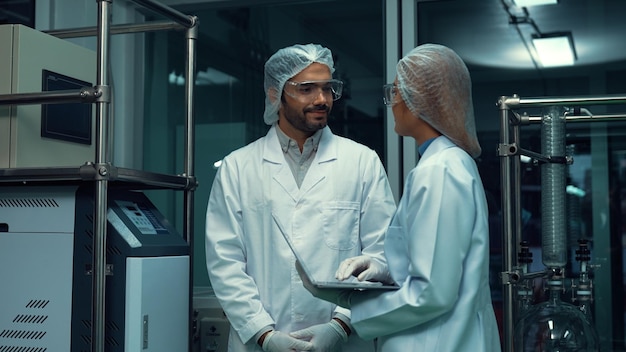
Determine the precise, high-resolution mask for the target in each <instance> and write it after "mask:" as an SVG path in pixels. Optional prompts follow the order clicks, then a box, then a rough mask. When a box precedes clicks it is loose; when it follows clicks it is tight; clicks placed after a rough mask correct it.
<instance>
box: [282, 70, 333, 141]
mask: <svg viewBox="0 0 626 352" xmlns="http://www.w3.org/2000/svg"><path fill="white" fill-rule="evenodd" d="M331 78H332V76H331V73H330V69H329V68H328V66H326V65H323V64H320V63H312V64H311V65H310V66H308V67H307V68H305V69H304V70H302V72H300V73H298V74H297V75H295V76H293V77H292V78H291V79H290V80H289V81H288V82H287V83H286V84H285V87H284V92H283V94H282V99H281V106H280V109H279V110H278V114H279V124H280V126H281V128H282V129H283V131H285V132H286V133H287V135H290V134H289V132H290V131H293V132H295V133H299V134H304V135H307V136H311V135H313V134H314V133H315V132H316V131H318V130H320V129H322V128H324V127H326V125H327V124H328V114H329V113H330V110H331V108H332V106H333V95H332V93H331V92H330V91H329V89H328V87H327V84H326V83H324V82H325V81H328V80H330V79H331ZM311 81H313V82H315V83H306V82H311ZM302 82H305V84H300V83H302Z"/></svg>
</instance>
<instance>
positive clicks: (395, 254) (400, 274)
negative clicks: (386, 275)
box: [385, 226, 410, 282]
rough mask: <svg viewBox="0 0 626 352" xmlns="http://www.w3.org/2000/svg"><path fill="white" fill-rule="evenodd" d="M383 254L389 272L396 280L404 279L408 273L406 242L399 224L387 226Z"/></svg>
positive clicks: (408, 254)
mask: <svg viewBox="0 0 626 352" xmlns="http://www.w3.org/2000/svg"><path fill="white" fill-rule="evenodd" d="M385 256H386V257H387V265H388V266H389V272H390V273H391V274H392V277H393V279H394V280H395V281H396V282H402V281H404V278H406V277H407V276H408V274H409V265H410V263H409V259H410V253H409V251H408V242H407V240H406V237H405V235H404V231H403V230H402V227H400V226H389V228H388V229H387V235H386V237H385Z"/></svg>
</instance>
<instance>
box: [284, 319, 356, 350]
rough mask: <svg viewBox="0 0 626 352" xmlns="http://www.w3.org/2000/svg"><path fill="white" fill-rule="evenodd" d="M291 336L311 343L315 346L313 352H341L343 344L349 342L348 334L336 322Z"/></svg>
mask: <svg viewBox="0 0 626 352" xmlns="http://www.w3.org/2000/svg"><path fill="white" fill-rule="evenodd" d="M289 335H291V336H293V337H295V338H297V339H301V340H307V341H309V342H310V343H312V344H313V349H312V351H316V352H340V351H341V346H342V345H343V343H344V342H346V341H348V334H347V333H346V331H345V330H344V329H343V328H342V327H341V325H339V323H338V322H336V321H335V320H331V321H330V322H328V323H325V324H318V325H313V326H310V327H308V328H306V329H302V330H298V331H294V332H292V333H291V334H289Z"/></svg>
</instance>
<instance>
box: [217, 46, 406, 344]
mask: <svg viewBox="0 0 626 352" xmlns="http://www.w3.org/2000/svg"><path fill="white" fill-rule="evenodd" d="M265 69H266V71H265V75H266V77H265V88H266V94H267V97H268V99H266V111H265V116H264V117H265V122H266V123H268V124H270V125H271V128H270V129H269V132H268V133H267V135H266V136H264V137H262V138H260V139H258V140H256V141H254V142H252V143H250V144H249V145H247V146H245V147H243V148H240V149H238V150H236V151H234V152H232V153H231V154H230V155H228V156H226V157H225V158H224V160H223V163H222V165H221V166H220V168H219V170H218V172H217V175H216V177H215V180H214V183H213V187H212V189H211V194H210V197H209V202H208V209H207V216H206V260H207V268H208V272H209V277H210V280H211V286H212V288H213V290H214V291H215V294H216V296H217V298H218V300H219V302H220V304H221V306H222V308H223V309H224V312H225V313H226V316H227V317H228V319H229V322H230V324H231V331H230V336H229V347H228V350H229V351H231V352H243V351H261V345H262V346H263V350H264V351H281V352H282V351H291V350H292V349H291V348H292V347H294V346H298V348H297V349H298V350H311V349H313V348H315V350H319V349H320V348H321V347H319V345H320V344H321V345H324V344H326V345H328V344H332V345H334V346H336V348H335V349H333V351H354V352H367V351H374V344H373V343H372V341H364V340H362V339H360V338H359V337H358V336H357V335H356V334H351V336H349V338H348V337H346V336H345V333H344V332H343V330H339V332H340V334H339V335H337V334H336V332H335V331H336V330H334V329H337V328H339V329H343V328H345V329H347V331H346V332H347V333H349V332H350V331H349V330H350V328H349V318H350V311H349V310H347V309H345V308H342V307H337V306H336V305H335V304H331V303H329V302H325V301H322V300H319V299H317V298H315V297H313V296H311V294H310V293H309V292H307V291H306V289H305V288H304V287H303V285H302V282H301V280H300V278H299V277H298V274H297V272H296V269H295V265H294V263H295V258H294V255H293V253H292V252H291V250H290V249H289V247H288V245H287V242H286V241H285V239H284V238H283V237H282V235H281V233H280V229H279V227H278V226H277V224H276V223H275V222H274V220H273V216H275V217H276V218H277V219H278V221H279V222H280V223H281V224H282V227H283V228H284V229H285V231H286V232H287V235H288V236H290V237H291V239H292V241H293V242H294V243H295V246H296V247H297V250H298V252H299V254H301V255H302V256H303V257H304V260H306V261H307V265H308V266H310V267H311V269H312V270H313V271H315V273H316V275H320V279H324V280H328V279H330V278H333V277H334V274H335V270H336V268H337V266H338V265H339V264H340V263H341V261H343V260H344V259H346V258H349V257H353V256H356V255H359V254H360V253H361V252H363V253H364V254H367V255H368V256H372V257H374V258H377V259H378V260H379V261H380V262H384V255H383V243H382V238H383V235H384V232H385V230H386V228H387V226H388V224H389V222H390V221H391V217H392V215H393V213H394V211H395V201H394V199H393V195H392V193H391V188H390V186H389V183H388V181H387V177H386V174H385V170H384V168H383V166H382V163H381V162H380V159H379V157H378V155H377V154H376V152H374V151H373V150H371V149H370V148H368V147H366V146H364V145H361V144H358V143H356V142H354V141H351V140H349V139H346V138H343V137H340V136H336V135H334V134H333V133H332V132H331V130H330V128H328V127H327V126H326V119H327V114H328V111H330V108H331V107H332V103H333V99H337V98H338V95H340V91H332V92H331V90H330V89H331V88H330V87H331V84H335V83H336V82H333V81H332V80H331V79H332V76H331V75H332V72H333V61H332V55H331V53H330V50H328V49H326V48H322V47H321V46H319V45H313V44H307V45H295V46H292V47H288V48H285V49H281V50H279V51H278V52H277V53H276V54H275V55H273V56H272V57H271V58H270V60H268V62H267V63H266V66H265ZM287 82H291V84H287V85H286V83H287ZM298 85H302V87H299V86H298ZM305 85H306V86H305ZM318 88H320V90H318ZM277 92H278V93H277ZM331 93H332V95H331ZM318 108H319V109H318ZM277 120H278V121H277ZM305 124H306V125H308V126H309V127H304V125H305ZM298 137H300V138H298ZM299 144H300V145H299ZM298 148H300V149H299V151H298V150H297V149H298ZM292 153H294V154H292ZM300 154H302V155H303V157H302V158H298V156H299V155H300ZM294 155H295V156H294ZM306 155H310V159H308V160H309V161H310V166H308V169H307V168H305V167H303V165H306V160H305V158H304V156H306ZM289 158H296V159H299V160H298V162H295V163H294V162H291V163H290V161H289ZM292 167H293V169H292ZM303 170H304V171H303ZM336 318H339V319H340V320H341V322H338V321H337V320H336ZM340 323H345V324H347V326H344V327H343V328H342V327H339V325H338V324H340ZM298 330H300V334H299V335H298V338H295V337H292V336H289V334H290V333H292V332H295V331H298ZM341 335H344V336H343V337H342V336H341ZM339 338H341V339H343V340H344V341H339V340H338V341H337V343H335V342H332V341H330V340H334V339H339ZM270 340H271V341H272V343H269V342H268V341H270ZM324 349H325V348H324Z"/></svg>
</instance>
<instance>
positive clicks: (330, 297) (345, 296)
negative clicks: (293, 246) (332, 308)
mask: <svg viewBox="0 0 626 352" xmlns="http://www.w3.org/2000/svg"><path fill="white" fill-rule="evenodd" d="M296 270H298V275H300V279H302V284H303V285H304V288H306V289H307V290H308V291H309V292H311V294H312V295H313V296H315V297H317V298H319V299H322V300H324V301H328V302H331V303H334V304H336V305H338V306H340V307H344V308H350V296H351V295H352V294H354V293H355V292H356V291H354V290H352V289H339V288H337V289H333V288H324V289H318V288H317V287H315V286H313V284H312V283H311V281H310V280H309V279H308V278H307V276H306V275H304V271H303V270H302V266H300V263H299V262H298V261H297V260H296Z"/></svg>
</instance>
